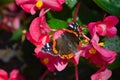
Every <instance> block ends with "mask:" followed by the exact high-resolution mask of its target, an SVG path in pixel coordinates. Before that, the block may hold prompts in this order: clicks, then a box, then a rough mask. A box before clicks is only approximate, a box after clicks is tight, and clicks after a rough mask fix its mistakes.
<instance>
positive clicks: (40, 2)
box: [35, 0, 43, 8]
mask: <svg viewBox="0 0 120 80" xmlns="http://www.w3.org/2000/svg"><path fill="white" fill-rule="evenodd" d="M42 5H43V2H42V0H38V1H37V2H36V4H35V6H36V7H37V8H41V7H42Z"/></svg>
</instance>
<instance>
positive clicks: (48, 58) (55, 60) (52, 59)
mask: <svg viewBox="0 0 120 80" xmlns="http://www.w3.org/2000/svg"><path fill="white" fill-rule="evenodd" d="M36 56H37V57H39V58H40V61H41V62H42V63H43V64H44V65H45V66H46V67H47V68H48V70H50V71H54V70H55V69H57V70H58V71H62V70H63V69H65V67H66V66H67V64H68V63H67V60H66V59H61V58H60V57H58V56H52V55H51V54H48V53H43V52H39V53H38V54H37V55H36Z"/></svg>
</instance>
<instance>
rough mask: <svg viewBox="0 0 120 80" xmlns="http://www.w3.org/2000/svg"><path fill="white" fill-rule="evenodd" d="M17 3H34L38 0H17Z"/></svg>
mask: <svg viewBox="0 0 120 80" xmlns="http://www.w3.org/2000/svg"><path fill="white" fill-rule="evenodd" d="M15 1H16V3H17V5H22V4H28V3H29V4H34V3H35V2H36V0H15Z"/></svg>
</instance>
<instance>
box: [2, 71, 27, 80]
mask: <svg viewBox="0 0 120 80" xmlns="http://www.w3.org/2000/svg"><path fill="white" fill-rule="evenodd" d="M0 80H25V78H24V77H23V76H22V75H20V74H19V71H18V70H17V69H14V70H12V71H11V72H10V77H9V78H8V74H7V72H6V71H5V70H3V69H0Z"/></svg>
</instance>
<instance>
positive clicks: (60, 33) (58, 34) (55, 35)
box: [53, 30, 64, 40]
mask: <svg viewBox="0 0 120 80" xmlns="http://www.w3.org/2000/svg"><path fill="white" fill-rule="evenodd" d="M62 34H64V30H57V31H56V32H55V33H54V35H53V39H54V40H56V39H58V38H60V37H61V35H62Z"/></svg>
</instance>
